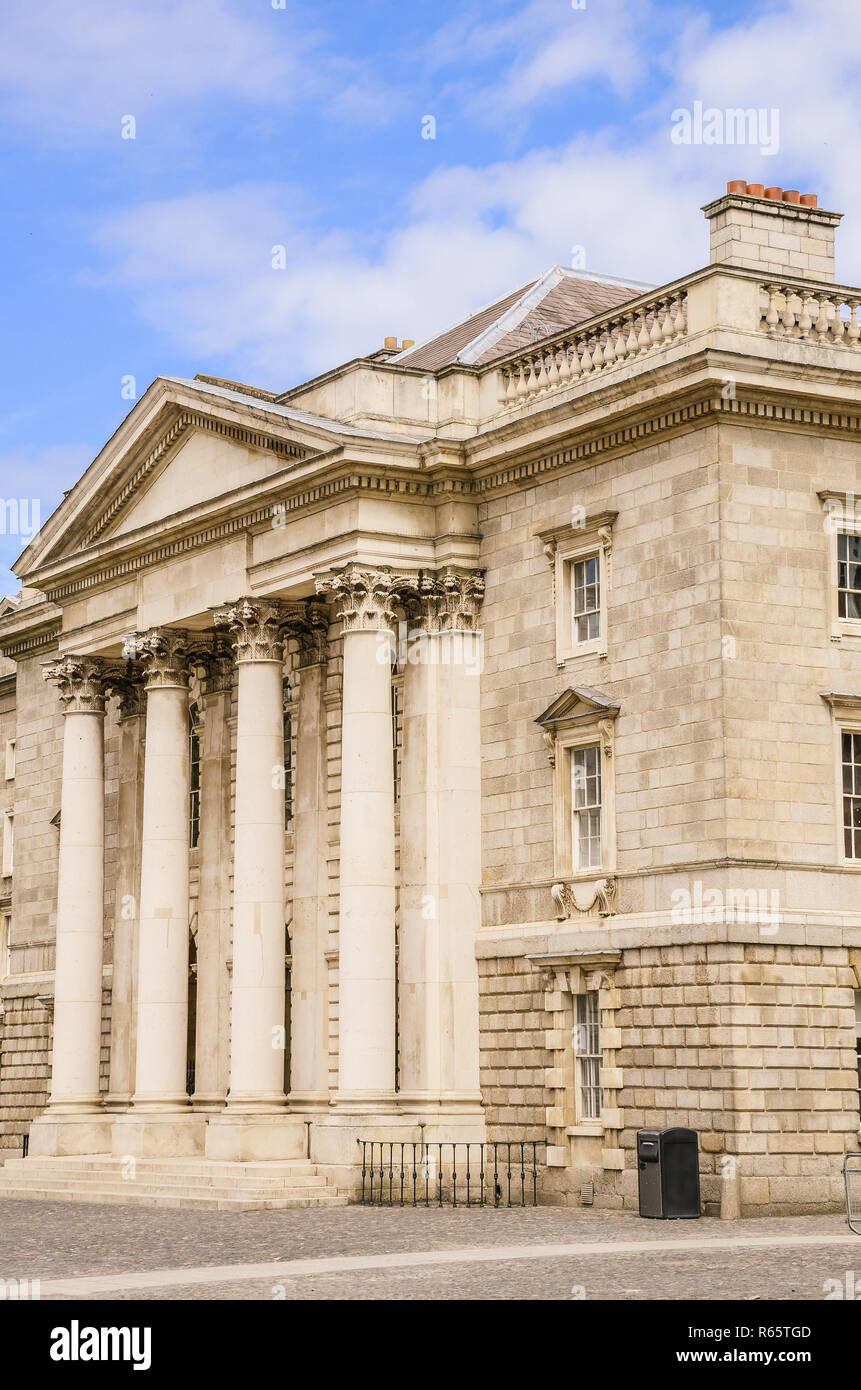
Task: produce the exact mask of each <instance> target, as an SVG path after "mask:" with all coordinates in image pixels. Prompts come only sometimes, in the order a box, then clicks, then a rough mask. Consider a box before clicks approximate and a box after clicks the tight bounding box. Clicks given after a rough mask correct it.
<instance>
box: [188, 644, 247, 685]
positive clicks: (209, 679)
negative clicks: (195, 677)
mask: <svg viewBox="0 0 861 1390" xmlns="http://www.w3.org/2000/svg"><path fill="white" fill-rule="evenodd" d="M192 664H193V665H194V666H195V667H196V668H197V670H198V673H199V674H200V677H201V694H202V695H222V694H224V693H225V692H229V691H230V690H232V689H233V670H234V666H235V664H236V663H235V661H234V659H233V647H232V645H231V642H230V640H229V638H228V637H227V635H226V633H220V632H216V633H213V634H212V635H211V637H210V638H209V640H208V641H207V642H206V643H205V644H203V645H201V646H199V647H195V648H194V651H193V653H192Z"/></svg>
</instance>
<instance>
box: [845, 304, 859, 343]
mask: <svg viewBox="0 0 861 1390" xmlns="http://www.w3.org/2000/svg"><path fill="white" fill-rule="evenodd" d="M848 304H849V323H848V324H847V327H846V345H847V347H851V348H857V346H858V339H859V338H861V324H859V322H858V309H859V306H861V300H859V299H850V300H849V301H848Z"/></svg>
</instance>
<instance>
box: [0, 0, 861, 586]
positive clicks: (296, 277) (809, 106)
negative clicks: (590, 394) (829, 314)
mask: <svg viewBox="0 0 861 1390" xmlns="http://www.w3.org/2000/svg"><path fill="white" fill-rule="evenodd" d="M575 3H578V7H577V8H575V4H572V3H571V0H527V2H526V3H524V0H493V2H492V3H490V2H489V0H473V3H470V4H467V5H463V4H445V3H433V4H431V3H428V0H411V3H409V4H403V3H402V0H401V3H395V2H394V0H362V3H360V4H355V3H352V4H350V3H345V2H344V0H319V2H318V3H309V2H308V0H283V4H282V0H77V3H75V4H74V5H69V4H68V3H67V0H38V3H33V0H4V3H3V6H2V11H0V129H2V131H3V140H2V146H0V177H2V181H3V186H4V189H5V192H6V198H5V210H4V217H3V221H2V230H0V236H2V261H0V264H2V267H3V293H2V301H3V309H4V315H3V317H4V326H5V334H4V339H5V343H6V346H7V353H6V354H5V361H4V370H3V374H2V392H0V499H10V498H20V499H36V500H38V504H39V508H40V513H41V518H42V520H43V521H44V520H45V519H46V517H47V516H48V515H49V513H50V512H51V511H52V510H53V508H54V507H55V506H56V505H57V502H58V501H59V500H60V498H61V496H62V491H63V489H66V488H69V487H71V486H72V485H73V484H74V482H75V481H76V479H77V478H78V477H79V476H80V474H81V473H82V472H83V470H84V468H85V467H86V466H87V464H88V463H89V462H90V461H91V459H92V458H93V457H94V455H95V454H96V453H97V452H98V450H99V449H100V448H101V447H102V445H103V444H104V442H105V441H106V439H107V438H108V437H109V436H110V435H111V434H112V433H113V431H114V430H115V429H116V427H117V426H118V424H119V423H120V422H121V420H122V419H123V418H124V416H125V415H126V414H127V413H128V411H129V409H130V408H131V407H132V406H133V404H134V401H133V400H132V399H129V398H128V390H129V388H128V385H126V395H125V396H124V395H123V383H124V379H126V378H129V377H133V378H134V379H135V383H136V392H137V395H138V396H140V395H141V394H142V393H143V391H144V390H145V389H146V387H147V386H148V384H149V383H150V382H151V381H152V379H153V378H154V377H155V376H157V375H160V374H162V375H178V376H193V375H194V374H195V372H198V371H202V372H209V373H212V374H216V375H221V376H227V377H232V378H234V379H238V380H242V381H248V382H253V383H254V384H257V385H264V386H268V387H272V388H276V389H285V388H286V387H287V386H290V385H293V384H295V383H296V382H297V381H300V380H302V379H303V378H304V377H307V376H310V375H313V374H314V373H315V372H318V371H321V370H323V369H324V368H326V367H329V366H333V365H336V364H337V363H338V362H340V361H343V360H345V359H347V358H349V357H351V356H354V355H356V354H359V353H362V352H368V351H373V350H374V349H375V348H377V347H379V346H381V345H382V340H383V338H384V337H385V336H386V335H389V334H396V335H397V336H398V337H401V338H402V337H411V338H415V339H417V340H419V341H420V340H421V339H422V338H423V337H426V336H428V334H430V333H432V332H434V331H436V330H437V329H439V328H441V327H445V326H446V325H447V324H448V323H450V322H453V321H455V320H457V319H458V318H459V317H462V316H464V315H465V314H467V313H468V312H469V311H470V310H471V309H474V308H476V307H477V306H479V305H481V304H483V303H486V302H488V301H489V300H492V299H493V298H495V297H496V296H498V295H500V294H503V293H505V292H506V291H508V290H509V289H511V288H513V287H515V286H516V285H517V284H519V283H522V282H523V281H524V280H526V279H527V278H529V277H531V276H532V275H534V274H536V273H538V272H539V271H541V270H543V269H545V268H546V267H547V266H549V265H551V264H553V263H554V262H557V261H559V262H562V263H570V258H571V254H572V247H574V246H583V247H584V248H585V253H586V265H587V267H588V268H589V269H591V270H595V271H599V272H600V271H603V272H606V273H610V274H616V275H624V276H630V277H632V278H633V279H636V280H646V281H654V282H661V281H665V280H669V279H671V278H674V277H675V276H677V275H679V274H683V273H684V272H685V271H687V270H692V269H694V268H696V267H697V266H699V265H701V264H703V263H704V262H705V261H706V260H707V258H708V250H707V231H706V226H705V223H704V221H703V219H702V214H701V212H700V207H701V205H702V204H703V203H704V202H706V201H707V200H708V199H710V198H712V197H714V196H716V195H717V194H718V193H719V192H721V191H722V189H723V187H724V185H725V182H726V180H727V179H728V178H747V179H749V180H761V181H764V182H765V183H778V184H781V185H782V186H784V187H787V188H788V187H800V188H801V190H802V191H813V192H817V193H818V194H819V196H820V203H821V204H822V205H823V206H826V207H831V208H833V207H836V208H837V210H839V211H842V212H845V213H846V214H847V216H846V221H845V223H844V226H843V229H842V230H841V231H840V232H839V233H838V270H837V273H838V279H839V280H841V281H842V282H844V283H853V284H855V283H858V282H859V281H861V207H858V208H856V206H855V204H856V202H859V203H861V186H859V181H858V178H857V156H856V150H857V147H858V141H859V134H861V132H859V123H861V122H860V121H859V117H861V112H859V102H858V98H857V96H856V93H857V91H858V90H859V85H858V80H859V66H861V5H859V4H858V3H857V0H829V3H828V4H827V5H822V4H821V0H764V3H760V4H757V3H741V0H719V3H718V0H705V2H704V3H699V4H676V3H673V0H659V2H658V3H651V0H585V5H583V6H582V7H579V0H575ZM276 6H277V7H276ZM697 100H700V101H702V102H704V103H705V105H707V106H708V105H712V106H718V107H720V108H726V107H735V106H744V107H751V106H753V107H756V108H766V109H769V110H770V109H772V108H775V109H777V110H778V111H779V116H780V144H779V149H778V150H777V151H776V152H775V153H774V154H771V155H763V154H761V153H760V152H759V150H758V149H755V148H752V147H747V148H739V147H726V146H720V145H718V146H704V145H700V146H688V147H683V146H678V145H674V144H673V143H672V141H671V140H670V131H671V113H672V112H673V110H675V109H677V108H679V107H684V108H689V107H691V106H692V104H693V102H695V101H697ZM129 116H132V117H133V118H134V123H135V127H134V136H135V138H134V139H124V138H123V128H124V125H123V122H124V118H126V117H129ZM429 116H431V117H433V120H434V122H435V131H434V134H435V138H433V139H427V138H423V136H422V131H423V129H424V130H425V131H427V129H428V125H429V123H428V122H427V120H426V119H425V118H426V117H429ZM125 129H126V131H128V129H129V124H128V122H126V124H125ZM275 246H283V247H285V249H286V250H285V256H284V262H285V264H284V268H283V269H274V268H273V265H272V248H273V247H275ZM3 515H4V512H3V511H0V521H1V520H2V517H3ZM8 529H9V528H8V525H7V526H5V527H3V526H2V525H0V594H2V593H4V592H13V591H15V590H16V589H17V587H18V582H17V580H15V578H14V576H12V575H11V574H10V573H9V571H8V569H7V568H5V567H6V566H8V565H9V564H10V563H11V562H12V561H13V559H14V558H15V556H16V555H17V554H18V553H19V551H20V550H21V548H22V544H21V541H20V538H19V537H18V536H13V535H8V534H5V531H6V530H8Z"/></svg>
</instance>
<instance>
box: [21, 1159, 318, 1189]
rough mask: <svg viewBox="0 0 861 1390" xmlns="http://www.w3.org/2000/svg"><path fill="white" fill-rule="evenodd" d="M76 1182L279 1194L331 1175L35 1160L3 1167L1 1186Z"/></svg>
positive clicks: (93, 1184)
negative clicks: (66, 1166) (129, 1171)
mask: <svg viewBox="0 0 861 1390" xmlns="http://www.w3.org/2000/svg"><path fill="white" fill-rule="evenodd" d="M40 1181H41V1182H50V1183H54V1182H59V1183H65V1182H74V1183H81V1184H84V1185H87V1186H98V1185H99V1184H102V1183H123V1184H125V1185H127V1186H128V1185H130V1184H132V1183H134V1184H135V1185H138V1186H148V1185H150V1186H157V1187H172V1186H176V1187H182V1188H195V1187H201V1188H209V1187H227V1188H236V1189H237V1190H240V1191H245V1190H246V1189H251V1188H253V1189H254V1190H255V1191H260V1192H271V1193H272V1195H273V1196H277V1195H278V1193H279V1192H280V1191H282V1190H283V1189H284V1188H291V1189H292V1188H300V1187H303V1188H304V1187H307V1188H325V1187H326V1186H327V1179H326V1178H325V1177H323V1176H322V1174H320V1173H314V1172H311V1173H304V1172H303V1173H292V1172H288V1173H280V1174H278V1175H277V1176H275V1175H272V1176H270V1175H268V1174H257V1173H242V1174H239V1173H237V1174H227V1173H191V1172H179V1173H178V1172H155V1173H154V1172H148V1171H147V1170H145V1169H144V1170H141V1169H138V1170H136V1173H135V1176H134V1177H127V1176H125V1175H124V1174H123V1173H122V1171H121V1170H120V1169H119V1168H81V1169H76V1170H66V1171H63V1170H58V1169H57V1168H55V1167H53V1166H51V1165H49V1164H44V1165H43V1164H39V1163H34V1164H33V1165H32V1166H31V1167H28V1168H27V1169H26V1170H23V1171H22V1170H20V1169H19V1170H17V1171H15V1172H11V1173H9V1174H8V1175H4V1173H3V1171H2V1169H0V1188H2V1187H3V1186H5V1185H6V1184H8V1183H11V1184H12V1185H13V1186H20V1185H21V1184H22V1183H30V1182H40Z"/></svg>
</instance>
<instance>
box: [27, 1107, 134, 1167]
mask: <svg viewBox="0 0 861 1390" xmlns="http://www.w3.org/2000/svg"><path fill="white" fill-rule="evenodd" d="M112 1124H113V1116H111V1115H105V1114H104V1113H99V1112H98V1111H96V1110H92V1111H90V1113H89V1114H87V1113H85V1112H75V1113H72V1114H65V1113H62V1112H59V1111H57V1112H55V1111H51V1110H47V1111H46V1112H45V1113H44V1114H43V1115H39V1116H38V1118H37V1119H35V1120H34V1121H33V1123H32V1125H31V1126H30V1143H29V1148H28V1153H29V1154H30V1155H31V1156H32V1157H33V1158H35V1157H37V1156H38V1157H40V1158H47V1157H51V1158H71V1157H73V1156H76V1155H79V1154H98V1153H104V1154H108V1153H110V1152H111V1127H112Z"/></svg>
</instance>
